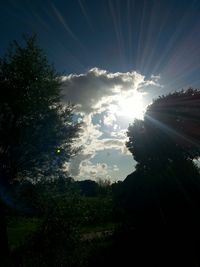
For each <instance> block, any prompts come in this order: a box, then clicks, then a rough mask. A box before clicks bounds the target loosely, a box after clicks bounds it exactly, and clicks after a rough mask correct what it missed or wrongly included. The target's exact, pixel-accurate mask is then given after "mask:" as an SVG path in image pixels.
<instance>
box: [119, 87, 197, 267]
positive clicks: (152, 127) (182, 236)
mask: <svg viewBox="0 0 200 267" xmlns="http://www.w3.org/2000/svg"><path fill="white" fill-rule="evenodd" d="M128 138H129V140H128V142H127V147H128V149H129V150H130V152H131V153H132V154H133V157H134V159H135V160H136V161H137V163H138V164H137V165H136V170H135V172H133V173H132V174H130V175H129V176H128V177H127V178H126V179H125V181H124V182H123V183H122V185H120V186H119V187H118V188H116V192H115V195H116V204H117V205H118V209H119V210H123V211H124V213H123V214H122V213H121V214H122V215H123V216H124V222H125V223H124V224H125V228H126V230H127V229H128V230H127V233H128V234H127V235H126V234H124V239H125V241H124V242H127V243H129V245H128V246H130V242H132V247H134V249H135V251H136V258H137V260H138V261H141V257H143V258H144V265H146V264H147V262H146V259H147V258H148V264H149V265H150V266H195V265H196V264H197V262H198V264H199V259H198V253H196V251H198V243H199V239H200V233H199V226H198V225H199V222H200V220H199V215H200V214H199V206H200V198H199V196H200V174H199V169H198V167H197V166H196V165H195V164H194V162H193V159H195V158H198V157H199V156H200V91H198V90H194V89H188V90H186V91H180V92H175V93H172V94H169V95H166V96H162V97H159V98H158V99H156V100H154V101H153V103H152V104H151V105H150V106H149V107H148V108H147V111H146V113H145V116H144V120H135V121H134V123H133V124H132V125H131V126H130V127H129V129H128ZM133 240H135V243H133ZM120 242H121V241H120ZM126 248H127V247H125V249H124V250H125V251H126ZM127 249H129V248H127ZM144 255H146V257H144ZM131 257H132V256H131ZM151 264H152V265H151Z"/></svg>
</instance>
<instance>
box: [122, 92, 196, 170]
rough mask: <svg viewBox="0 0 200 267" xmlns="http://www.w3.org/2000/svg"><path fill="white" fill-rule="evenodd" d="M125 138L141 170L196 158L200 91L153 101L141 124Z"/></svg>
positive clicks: (172, 94) (133, 125)
mask: <svg viewBox="0 0 200 267" xmlns="http://www.w3.org/2000/svg"><path fill="white" fill-rule="evenodd" d="M128 137H129V141H128V142H127V147H128V149H129V150H130V152H131V153H132V154H133V156H134V159H135V160H136V161H137V162H139V163H143V164H144V165H145V166H148V165H149V164H152V163H153V162H154V163H155V164H157V163H158V162H159V164H161V163H162V162H163V163H164V164H165V163H166V161H168V162H170V161H171V160H177V159H179V160H181V159H184V160H185V159H194V158H198V157H199V156H200V91H199V90H195V89H191V88H190V89H188V90H186V91H183V90H182V91H179V92H175V93H171V94H168V95H166V96H161V97H159V98H158V99H156V100H154V101H153V103H152V104H151V105H150V106H148V108H147V111H146V113H145V116H144V120H135V121H134V123H133V124H132V125H130V127H129V129H128Z"/></svg>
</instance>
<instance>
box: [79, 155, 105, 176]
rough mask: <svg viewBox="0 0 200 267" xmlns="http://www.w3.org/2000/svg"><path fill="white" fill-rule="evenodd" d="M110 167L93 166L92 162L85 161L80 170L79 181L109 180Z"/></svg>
mask: <svg viewBox="0 0 200 267" xmlns="http://www.w3.org/2000/svg"><path fill="white" fill-rule="evenodd" d="M108 170H109V167H108V165H107V164H106V163H96V164H93V163H92V162H91V161H90V160H83V161H82V162H81V163H80V165H79V168H78V171H79V173H78V175H77V177H76V178H77V179H92V180H98V179H99V178H104V179H105V178H108V177H109V175H108Z"/></svg>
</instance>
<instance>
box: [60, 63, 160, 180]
mask: <svg viewBox="0 0 200 267" xmlns="http://www.w3.org/2000/svg"><path fill="white" fill-rule="evenodd" d="M159 79H160V77H159V76H154V75H152V76H151V78H150V79H149V80H146V79H145V76H144V75H142V74H140V73H138V72H136V71H133V72H115V73H112V72H109V71H106V70H102V69H99V68H92V69H90V70H89V71H87V72H86V73H83V74H70V75H65V76H63V77H62V94H63V101H64V102H65V101H66V102H69V101H70V102H71V103H73V104H75V105H77V112H78V113H79V115H80V116H81V117H82V121H83V128H82V133H81V136H80V139H79V145H81V146H82V147H83V150H82V152H81V154H79V155H78V156H77V157H76V158H74V159H73V160H72V162H71V164H70V166H69V172H70V173H71V175H72V176H74V177H75V178H77V179H83V178H93V179H95V178H98V177H101V176H104V177H106V176H107V175H108V171H109V170H111V167H110V166H109V163H108V162H106V163H105V162H103V159H102V162H101V163H98V164H96V163H95V164H93V162H92V159H93V158H94V157H95V155H97V154H98V152H100V151H104V150H109V151H110V150H113V151H116V150H118V151H120V152H121V154H122V156H123V154H127V153H128V151H127V149H126V147H125V141H126V135H125V132H126V128H127V126H128V121H127V122H126V123H124V122H123V121H122V120H121V121H120V118H119V117H118V116H117V114H116V112H115V109H116V106H117V103H118V102H119V100H120V99H123V98H124V97H133V96H134V93H135V92H143V94H144V93H148V90H149V88H150V87H152V86H153V87H155V88H156V87H160V84H159ZM97 115H98V116H97ZM118 168H119V166H116V165H115V167H114V168H112V169H113V171H116V170H118Z"/></svg>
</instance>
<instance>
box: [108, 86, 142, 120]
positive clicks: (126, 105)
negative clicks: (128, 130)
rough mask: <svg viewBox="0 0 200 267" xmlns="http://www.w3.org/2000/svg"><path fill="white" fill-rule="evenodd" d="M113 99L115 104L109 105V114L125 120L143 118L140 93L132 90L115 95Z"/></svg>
mask: <svg viewBox="0 0 200 267" xmlns="http://www.w3.org/2000/svg"><path fill="white" fill-rule="evenodd" d="M115 100H116V104H115V105H111V106H110V107H109V111H110V113H111V114H115V115H116V116H119V117H123V118H125V119H126V120H134V119H143V117H144V112H145V106H144V103H143V94H142V93H140V92H138V91H136V90H134V92H132V91H131V92H128V93H124V94H119V95H117V96H116V97H115Z"/></svg>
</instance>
